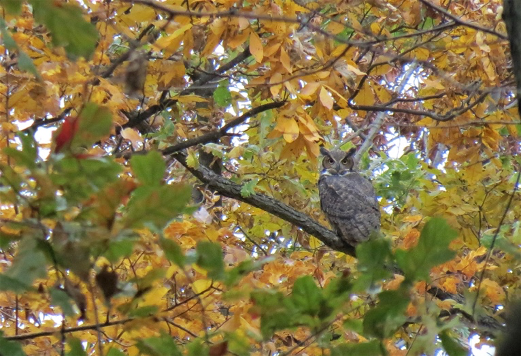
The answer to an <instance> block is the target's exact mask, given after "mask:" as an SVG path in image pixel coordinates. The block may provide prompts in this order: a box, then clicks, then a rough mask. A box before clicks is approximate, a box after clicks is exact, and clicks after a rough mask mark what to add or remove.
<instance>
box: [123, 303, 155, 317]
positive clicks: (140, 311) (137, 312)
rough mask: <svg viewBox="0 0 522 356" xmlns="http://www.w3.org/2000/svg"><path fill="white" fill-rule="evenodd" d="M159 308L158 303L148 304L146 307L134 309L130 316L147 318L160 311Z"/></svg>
mask: <svg viewBox="0 0 522 356" xmlns="http://www.w3.org/2000/svg"><path fill="white" fill-rule="evenodd" d="M158 310H159V308H158V306H157V305H146V306H144V307H139V308H136V309H132V310H131V311H130V312H129V314H128V317H129V318H147V317H149V316H151V315H155V314H156V313H157V312H158Z"/></svg>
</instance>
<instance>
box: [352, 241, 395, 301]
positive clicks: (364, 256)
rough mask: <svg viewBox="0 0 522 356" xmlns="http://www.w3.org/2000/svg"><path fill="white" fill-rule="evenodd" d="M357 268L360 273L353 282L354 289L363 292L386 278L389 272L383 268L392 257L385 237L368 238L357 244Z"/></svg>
mask: <svg viewBox="0 0 522 356" xmlns="http://www.w3.org/2000/svg"><path fill="white" fill-rule="evenodd" d="M356 255H357V261H358V262H357V269H358V271H359V272H360V273H361V274H360V275H359V276H358V278H357V280H356V281H355V283H354V290H355V291H360V292H364V291H366V290H367V289H369V288H371V287H372V286H374V285H375V283H377V282H379V281H381V280H382V279H384V278H387V277H389V276H390V275H391V272H390V271H389V270H387V269H385V268H384V267H385V265H386V262H388V261H390V259H391V257H392V253H391V246H390V242H389V241H388V240H385V239H382V238H380V239H370V241H367V242H364V243H361V244H359V245H357V248H356Z"/></svg>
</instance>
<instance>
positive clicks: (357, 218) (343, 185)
mask: <svg viewBox="0 0 522 356" xmlns="http://www.w3.org/2000/svg"><path fill="white" fill-rule="evenodd" d="M321 153H322V154H323V156H324V159H323V170H322V171H321V176H320V178H319V197H320V199H321V209H322V210H323V212H324V214H325V215H326V217H327V218H328V221H329V222H330V225H332V228H333V230H334V231H335V232H336V233H337V235H339V237H340V238H342V239H343V240H344V241H345V242H346V243H347V244H349V245H351V246H355V245H357V244H358V243H359V242H363V241H367V240H368V239H369V237H370V235H371V233H372V232H374V231H378V230H379V227H380V220H381V212H380V210H379V204H378V202H377V198H376V196H375V191H374V189H373V186H372V183H371V182H370V181H369V180H367V179H366V178H364V177H363V176H361V175H360V174H359V173H357V172H354V171H353V166H354V162H353V155H354V154H355V148H352V149H351V150H349V151H348V152H345V151H341V150H332V151H328V150H327V149H325V148H324V147H322V148H321Z"/></svg>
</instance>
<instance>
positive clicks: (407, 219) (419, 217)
mask: <svg viewBox="0 0 522 356" xmlns="http://www.w3.org/2000/svg"><path fill="white" fill-rule="evenodd" d="M421 220H422V215H410V216H406V217H405V218H404V219H402V222H411V223H416V222H419V221H421Z"/></svg>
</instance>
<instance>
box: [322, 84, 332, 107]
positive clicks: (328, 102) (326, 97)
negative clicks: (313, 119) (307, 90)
mask: <svg viewBox="0 0 522 356" xmlns="http://www.w3.org/2000/svg"><path fill="white" fill-rule="evenodd" d="M319 100H321V104H323V105H324V107H325V108H327V109H329V110H332V108H333V98H332V97H331V96H330V93H328V91H326V89H325V88H324V87H322V88H321V91H320V92H319Z"/></svg>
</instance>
